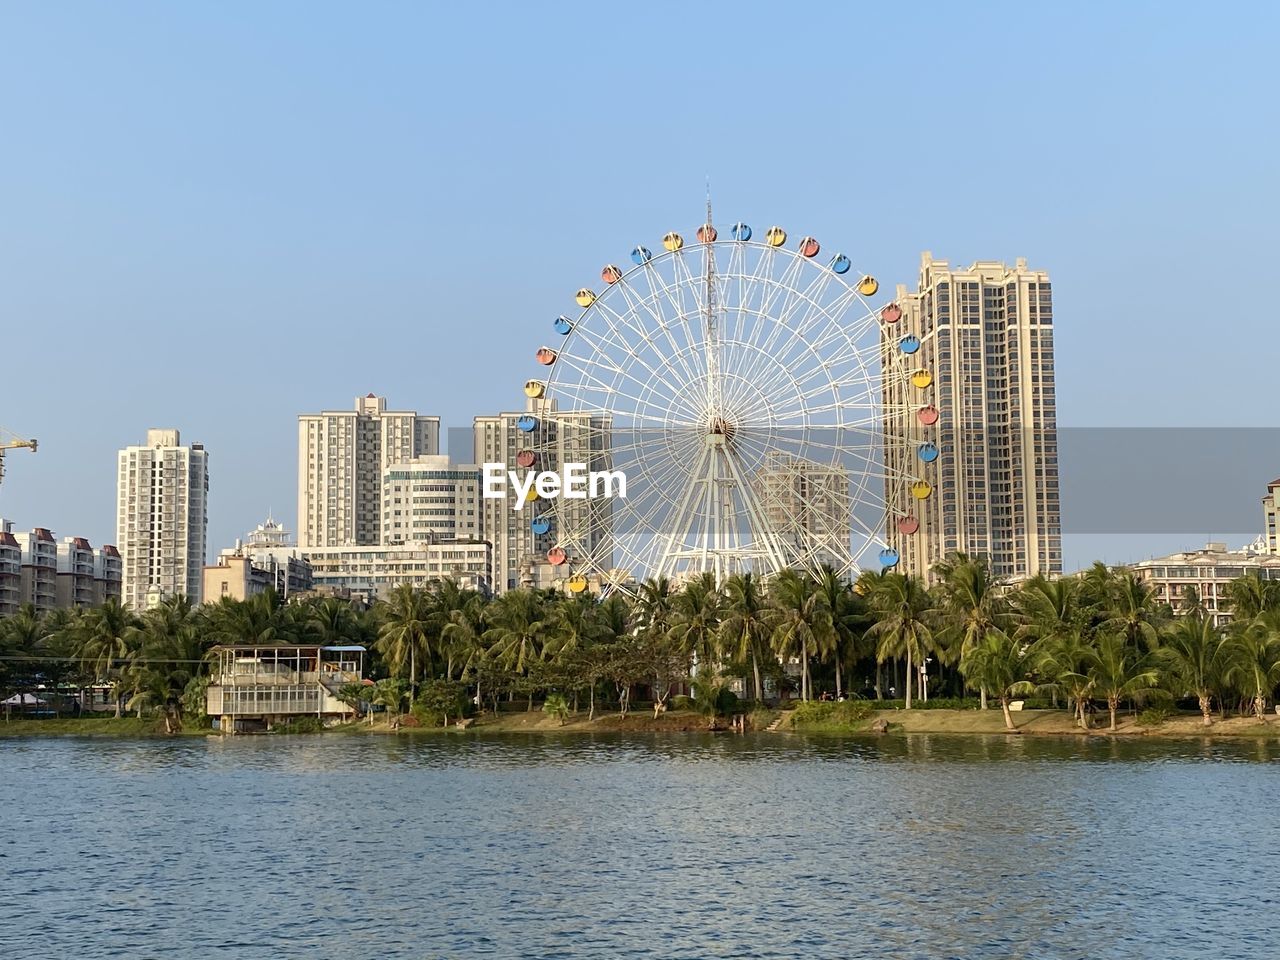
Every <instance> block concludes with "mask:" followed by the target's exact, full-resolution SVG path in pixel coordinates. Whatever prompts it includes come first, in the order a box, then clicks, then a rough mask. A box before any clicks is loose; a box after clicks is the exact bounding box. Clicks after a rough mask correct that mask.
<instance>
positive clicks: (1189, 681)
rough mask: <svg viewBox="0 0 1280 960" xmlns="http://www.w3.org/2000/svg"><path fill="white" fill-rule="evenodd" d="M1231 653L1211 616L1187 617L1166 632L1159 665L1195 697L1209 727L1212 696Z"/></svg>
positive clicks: (1171, 678) (1211, 720)
mask: <svg viewBox="0 0 1280 960" xmlns="http://www.w3.org/2000/svg"><path fill="white" fill-rule="evenodd" d="M1230 652H1231V649H1230V647H1229V646H1226V645H1224V643H1223V637H1222V632H1221V631H1220V630H1219V629H1218V628H1217V627H1216V626H1214V623H1213V618H1212V617H1207V616H1204V615H1197V614H1187V615H1186V616H1183V617H1179V618H1178V619H1177V620H1175V621H1174V622H1173V624H1171V625H1170V626H1169V627H1167V628H1166V629H1165V633H1164V637H1163V640H1162V643H1161V646H1160V650H1159V654H1158V655H1159V658H1160V662H1161V663H1162V664H1163V665H1164V666H1165V669H1166V670H1167V672H1168V676H1169V679H1170V681H1171V682H1173V683H1176V684H1177V685H1178V686H1179V687H1180V688H1181V690H1183V691H1186V690H1190V691H1191V692H1192V693H1194V694H1195V695H1196V698H1197V699H1198V700H1199V701H1200V713H1201V715H1202V716H1203V717H1204V725H1205V726H1206V727H1207V726H1209V725H1210V724H1212V723H1213V716H1212V713H1211V708H1212V705H1213V695H1214V693H1215V692H1216V691H1217V690H1218V688H1219V685H1220V684H1221V683H1222V680H1223V678H1224V676H1225V675H1226V669H1227V665H1228V664H1227V660H1228V655H1229V654H1230ZM1173 692H1174V693H1177V692H1178V691H1177V690H1175V691H1173Z"/></svg>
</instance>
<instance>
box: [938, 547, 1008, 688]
mask: <svg viewBox="0 0 1280 960" xmlns="http://www.w3.org/2000/svg"><path fill="white" fill-rule="evenodd" d="M937 572H938V574H939V577H940V580H939V583H938V587H937V594H938V597H939V600H940V603H939V606H938V609H937V612H936V613H935V616H936V618H937V623H938V630H937V633H936V636H935V640H936V642H937V644H938V647H939V648H940V650H941V651H942V655H943V657H944V659H945V660H946V661H947V662H948V663H958V662H960V661H962V660H963V659H964V655H965V654H966V653H968V652H969V651H970V650H973V649H974V648H976V647H977V646H979V645H980V644H982V643H983V641H985V640H986V638H987V636H988V635H990V634H992V633H994V632H996V631H999V630H1001V629H1003V628H1006V627H1007V626H1008V624H1009V619H1010V617H1009V608H1008V604H1007V603H1006V602H1005V601H1004V599H1003V598H1002V597H1001V596H1000V594H999V593H998V592H997V590H996V584H995V581H994V580H993V579H992V577H991V568H990V566H989V565H988V564H987V562H986V561H985V560H983V559H979V558H976V557H968V556H966V555H965V554H962V553H958V554H954V555H953V556H952V557H950V558H949V559H948V560H947V561H945V562H943V563H941V564H939V565H938V571H937ZM961 673H964V671H963V670H962V671H961ZM966 679H968V676H967V675H966ZM978 690H979V695H980V696H981V698H982V709H983V710H985V709H987V688H986V687H985V686H982V685H981V684H980V685H979V687H978Z"/></svg>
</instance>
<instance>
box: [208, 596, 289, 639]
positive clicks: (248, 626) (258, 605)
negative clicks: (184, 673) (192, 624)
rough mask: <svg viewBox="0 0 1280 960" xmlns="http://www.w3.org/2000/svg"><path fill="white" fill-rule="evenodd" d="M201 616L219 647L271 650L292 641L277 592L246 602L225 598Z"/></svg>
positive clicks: (252, 598)
mask: <svg viewBox="0 0 1280 960" xmlns="http://www.w3.org/2000/svg"><path fill="white" fill-rule="evenodd" d="M202 613H203V614H204V617H205V620H206V622H207V623H208V625H209V632H210V633H211V634H212V635H213V637H214V638H215V639H216V640H217V642H218V643H227V644H253V645H256V646H263V647H265V646H272V645H275V644H278V643H287V642H288V641H289V640H290V639H292V638H291V637H290V635H289V633H288V631H287V629H284V627H285V621H284V617H283V615H282V614H281V612H280V603H279V601H278V599H277V597H276V592H275V591H274V590H270V589H268V590H266V591H264V592H262V593H258V594H255V595H254V596H252V597H249V598H248V599H246V600H233V599H231V598H230V597H222V598H221V599H220V600H219V601H218V602H217V603H216V604H211V605H209V606H207V607H206V608H205V609H204V610H203V611H202Z"/></svg>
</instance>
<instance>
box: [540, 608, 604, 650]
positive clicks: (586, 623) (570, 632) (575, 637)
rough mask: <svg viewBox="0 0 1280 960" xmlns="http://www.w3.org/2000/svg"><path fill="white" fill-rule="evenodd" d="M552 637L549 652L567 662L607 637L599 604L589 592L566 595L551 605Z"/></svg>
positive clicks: (549, 642) (550, 626) (549, 624)
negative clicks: (571, 595) (572, 595)
mask: <svg viewBox="0 0 1280 960" xmlns="http://www.w3.org/2000/svg"><path fill="white" fill-rule="evenodd" d="M547 626H548V632H549V635H550V637H551V639H550V640H548V642H547V645H546V650H545V652H546V654H547V655H548V656H554V657H556V658H557V659H560V660H563V661H567V660H569V659H570V658H572V657H573V656H575V655H576V654H578V653H579V652H580V651H582V650H585V649H586V648H587V647H589V646H591V645H592V644H593V643H595V642H596V641H598V640H600V639H601V638H602V637H603V636H604V632H605V631H604V627H603V625H602V624H601V622H600V607H599V605H598V604H597V603H596V601H595V599H594V598H593V597H591V596H590V595H589V594H586V593H582V594H579V595H578V596H576V597H566V598H564V599H562V600H560V601H559V602H558V603H556V605H555V606H554V607H552V608H551V614H550V616H549V617H548V618H547Z"/></svg>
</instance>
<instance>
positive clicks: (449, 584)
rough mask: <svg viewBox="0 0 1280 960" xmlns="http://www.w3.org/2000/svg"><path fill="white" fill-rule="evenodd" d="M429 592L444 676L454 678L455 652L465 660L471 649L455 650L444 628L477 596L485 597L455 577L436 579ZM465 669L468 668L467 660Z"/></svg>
mask: <svg viewBox="0 0 1280 960" xmlns="http://www.w3.org/2000/svg"><path fill="white" fill-rule="evenodd" d="M428 593H429V594H430V597H431V607H432V618H431V619H432V633H433V634H434V635H435V636H436V637H437V641H438V647H439V649H438V651H437V652H438V653H439V654H440V656H442V657H443V658H444V661H445V666H444V678H445V679H446V680H452V679H453V663H454V659H455V654H456V655H458V658H459V659H461V660H463V661H465V660H467V659H469V657H470V655H471V651H470V650H455V649H454V646H453V644H452V643H449V642H447V641H445V639H444V629H445V627H446V626H448V625H449V624H451V623H452V622H453V615H454V614H455V613H459V612H461V611H463V610H465V609H467V607H468V606H469V605H470V604H471V603H472V601H473V600H475V599H476V598H479V599H480V601H481V602H482V603H483V599H484V598H483V597H481V595H480V593H479V591H476V590H472V589H470V588H469V587H464V586H462V585H461V584H459V583H458V582H457V581H456V580H453V579H444V580H436V581H435V582H434V583H432V584H431V586H430V587H428ZM463 669H466V667H465V662H464V665H463Z"/></svg>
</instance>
